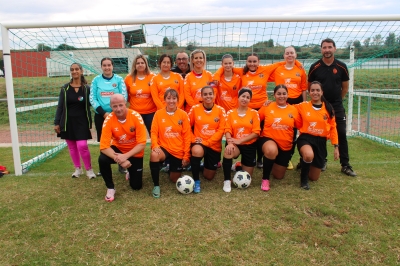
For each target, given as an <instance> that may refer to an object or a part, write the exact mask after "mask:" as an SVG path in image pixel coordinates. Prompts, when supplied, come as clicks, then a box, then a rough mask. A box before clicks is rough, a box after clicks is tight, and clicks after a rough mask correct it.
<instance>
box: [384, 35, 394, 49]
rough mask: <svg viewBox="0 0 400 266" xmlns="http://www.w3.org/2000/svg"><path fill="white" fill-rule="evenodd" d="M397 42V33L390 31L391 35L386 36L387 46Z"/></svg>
mask: <svg viewBox="0 0 400 266" xmlns="http://www.w3.org/2000/svg"><path fill="white" fill-rule="evenodd" d="M395 44H396V35H395V34H394V32H391V33H389V36H387V37H386V40H385V45H386V46H394V45H395Z"/></svg>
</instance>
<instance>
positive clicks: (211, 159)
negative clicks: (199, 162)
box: [191, 143, 221, 171]
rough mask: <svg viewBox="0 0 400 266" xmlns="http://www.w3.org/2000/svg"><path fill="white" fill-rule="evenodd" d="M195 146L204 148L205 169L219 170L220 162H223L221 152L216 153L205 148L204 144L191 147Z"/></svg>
mask: <svg viewBox="0 0 400 266" xmlns="http://www.w3.org/2000/svg"><path fill="white" fill-rule="evenodd" d="M194 145H200V146H201V147H203V150H204V157H203V158H204V168H206V169H209V170H214V171H215V170H217V168H218V162H220V161H221V152H218V151H214V150H213V149H211V148H209V147H207V146H204V145H203V144H200V143H192V146H191V147H193V146H194Z"/></svg>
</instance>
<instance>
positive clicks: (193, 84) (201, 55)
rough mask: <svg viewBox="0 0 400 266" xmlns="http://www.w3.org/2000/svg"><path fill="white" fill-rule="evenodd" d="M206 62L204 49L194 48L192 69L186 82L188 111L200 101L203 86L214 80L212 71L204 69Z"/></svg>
mask: <svg viewBox="0 0 400 266" xmlns="http://www.w3.org/2000/svg"><path fill="white" fill-rule="evenodd" d="M206 62H207V60H206V53H205V52H204V51H203V50H194V51H193V52H192V53H191V54H190V69H191V71H190V73H188V74H187V75H186V77H185V84H184V94H185V100H186V107H185V111H186V112H187V113H188V112H189V111H190V109H191V108H192V106H194V105H196V104H198V103H200V101H201V99H202V96H201V93H200V91H201V88H203V87H204V86H207V85H210V83H211V82H212V80H213V78H212V74H211V72H209V71H207V70H205V69H204V68H205V66H206ZM211 85H212V84H211Z"/></svg>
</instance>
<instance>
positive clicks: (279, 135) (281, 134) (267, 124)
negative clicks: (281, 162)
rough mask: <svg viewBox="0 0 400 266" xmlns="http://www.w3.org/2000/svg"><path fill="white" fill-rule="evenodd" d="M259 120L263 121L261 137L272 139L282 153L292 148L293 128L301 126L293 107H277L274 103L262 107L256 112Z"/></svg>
mask: <svg viewBox="0 0 400 266" xmlns="http://www.w3.org/2000/svg"><path fill="white" fill-rule="evenodd" d="M258 114H259V116H260V120H261V121H263V120H264V128H263V131H262V133H261V137H268V138H271V139H273V140H274V141H275V142H276V143H277V144H278V146H279V148H280V149H281V150H283V151H288V150H290V149H291V148H292V146H293V134H294V131H293V128H294V127H297V126H299V125H300V124H301V120H300V116H299V113H298V111H297V109H296V107H294V106H293V105H286V107H285V108H281V107H279V106H278V105H277V104H276V102H272V103H270V104H269V105H268V106H263V107H262V108H261V109H260V110H258Z"/></svg>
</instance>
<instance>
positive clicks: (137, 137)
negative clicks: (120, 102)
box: [100, 109, 147, 157]
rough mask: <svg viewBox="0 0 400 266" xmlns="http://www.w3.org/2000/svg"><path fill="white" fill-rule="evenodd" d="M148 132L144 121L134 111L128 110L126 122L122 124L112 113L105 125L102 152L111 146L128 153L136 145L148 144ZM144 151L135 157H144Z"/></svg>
mask: <svg viewBox="0 0 400 266" xmlns="http://www.w3.org/2000/svg"><path fill="white" fill-rule="evenodd" d="M146 137H147V131H146V127H145V126H144V122H143V120H142V116H141V115H140V114H139V113H138V112H136V111H134V110H132V109H127V114H126V121H125V122H124V123H121V122H120V121H118V118H117V117H116V116H115V115H114V112H111V113H110V114H109V115H108V116H107V117H106V119H105V120H104V123H103V129H102V133H101V139H100V150H104V149H107V148H110V146H111V145H114V146H115V147H117V148H118V149H119V150H120V151H121V152H122V153H127V152H128V151H130V150H132V149H133V148H134V147H135V146H136V145H138V144H141V143H144V144H146ZM143 154H144V151H142V152H140V153H138V154H136V155H135V156H134V157H143Z"/></svg>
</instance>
